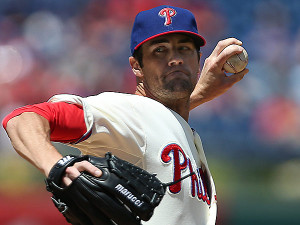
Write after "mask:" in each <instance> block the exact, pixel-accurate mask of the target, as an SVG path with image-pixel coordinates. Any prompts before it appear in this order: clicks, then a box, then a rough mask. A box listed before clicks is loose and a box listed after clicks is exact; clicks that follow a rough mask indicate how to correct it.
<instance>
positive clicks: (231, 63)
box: [223, 46, 248, 73]
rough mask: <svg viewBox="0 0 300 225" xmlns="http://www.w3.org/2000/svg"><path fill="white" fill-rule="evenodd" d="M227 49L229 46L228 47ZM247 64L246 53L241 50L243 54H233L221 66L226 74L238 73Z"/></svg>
mask: <svg viewBox="0 0 300 225" xmlns="http://www.w3.org/2000/svg"><path fill="white" fill-rule="evenodd" d="M228 47H229V46H228ZM247 64H248V53H247V51H246V50H245V49H244V48H243V52H241V53H240V54H235V55H233V56H231V57H230V58H229V59H227V61H226V63H225V64H224V66H223V69H224V70H225V71H226V72H227V73H239V72H241V71H242V70H243V69H245V68H246V66H247Z"/></svg>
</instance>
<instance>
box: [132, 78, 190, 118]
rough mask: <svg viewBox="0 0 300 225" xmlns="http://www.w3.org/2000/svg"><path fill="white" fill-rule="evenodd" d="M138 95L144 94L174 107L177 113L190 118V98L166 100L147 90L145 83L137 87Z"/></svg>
mask: <svg viewBox="0 0 300 225" xmlns="http://www.w3.org/2000/svg"><path fill="white" fill-rule="evenodd" d="M135 94H136V95H140V96H144V97H148V98H151V99H153V100H155V101H158V102H160V103H161V104H163V105H164V106H166V107H168V108H169V109H172V110H173V111H175V112H176V113H178V114H179V115H180V116H181V117H182V118H183V119H185V120H186V121H188V119H189V112H190V110H189V109H190V101H189V99H178V100H171V101H164V100H162V99H158V98H156V97H155V96H154V95H153V94H152V93H151V92H149V91H147V90H146V89H145V88H144V86H143V84H142V83H140V84H138V85H137V87H136V91H135Z"/></svg>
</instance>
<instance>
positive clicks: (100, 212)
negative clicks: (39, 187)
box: [46, 153, 174, 225]
mask: <svg viewBox="0 0 300 225" xmlns="http://www.w3.org/2000/svg"><path fill="white" fill-rule="evenodd" d="M83 160H87V161H89V162H90V163H92V164H93V165H95V166H96V167H98V168H99V169H100V170H101V171H102V176H101V177H94V176H92V175H90V174H88V173H85V172H83V173H81V175H80V176H79V177H78V178H76V179H75V180H73V182H72V183H71V185H69V186H67V187H64V186H63V185H62V184H61V181H62V177H63V175H64V173H65V169H66V168H67V167H69V166H72V165H74V163H76V162H80V161H83ZM173 183H174V182H173ZM173 183H170V184H164V183H162V182H160V180H159V179H158V178H156V177H155V175H153V174H150V173H148V172H147V171H145V170H143V169H141V168H139V167H137V166H135V165H133V164H131V163H129V162H127V161H124V160H122V159H119V158H117V157H116V156H113V155H111V154H110V153H107V154H106V155H105V158H99V157H95V156H90V155H83V156H66V157H64V158H62V159H61V160H59V161H58V163H56V164H55V165H54V166H53V168H52V169H51V171H50V174H49V177H48V178H47V179H46V185H47V190H48V191H49V192H51V193H52V194H53V196H52V200H53V202H54V204H55V206H56V207H57V208H58V210H59V211H60V212H61V213H62V214H63V215H64V216H65V218H66V220H67V221H68V222H69V223H71V224H74V225H115V224H119V225H138V224H141V220H144V221H148V220H149V219H150V218H151V216H152V214H153V211H154V209H155V207H156V206H158V204H159V203H160V202H161V200H162V198H163V196H164V194H165V191H166V186H169V185H171V184H173Z"/></svg>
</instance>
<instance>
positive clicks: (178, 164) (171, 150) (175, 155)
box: [161, 144, 212, 205]
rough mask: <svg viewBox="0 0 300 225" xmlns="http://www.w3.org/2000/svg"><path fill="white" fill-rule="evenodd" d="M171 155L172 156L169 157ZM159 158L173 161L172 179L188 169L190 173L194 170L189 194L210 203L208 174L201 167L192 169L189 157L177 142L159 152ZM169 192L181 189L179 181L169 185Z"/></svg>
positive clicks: (176, 178) (168, 161) (176, 191)
mask: <svg viewBox="0 0 300 225" xmlns="http://www.w3.org/2000/svg"><path fill="white" fill-rule="evenodd" d="M171 156H172V157H171ZM161 160H162V162H164V163H168V164H170V163H173V166H174V177H173V181H176V180H179V179H180V178H181V175H182V174H181V172H182V171H184V170H186V169H188V170H189V172H190V173H192V172H195V174H194V175H192V176H191V178H190V179H191V196H192V197H197V198H198V199H199V200H202V201H203V202H206V203H207V204H208V205H210V203H211V194H212V193H211V191H212V190H211V185H210V178H209V176H208V174H207V173H206V172H205V171H204V170H203V169H202V168H198V169H196V171H194V168H193V167H192V164H191V161H190V159H189V158H188V157H187V156H186V155H185V153H184V151H183V150H182V148H181V147H180V146H179V145H177V144H169V145H167V146H166V147H165V148H164V149H163V150H162V152H161ZM169 191H170V192H171V193H174V194H176V193H179V192H180V191H181V181H180V182H178V183H176V184H173V185H171V186H170V187H169Z"/></svg>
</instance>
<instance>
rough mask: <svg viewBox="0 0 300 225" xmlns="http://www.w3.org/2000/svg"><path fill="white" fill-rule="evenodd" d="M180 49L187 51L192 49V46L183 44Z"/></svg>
mask: <svg viewBox="0 0 300 225" xmlns="http://www.w3.org/2000/svg"><path fill="white" fill-rule="evenodd" d="M180 50H183V51H187V50H191V48H190V47H188V46H181V47H180Z"/></svg>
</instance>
